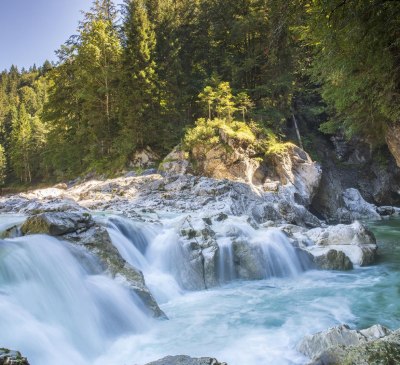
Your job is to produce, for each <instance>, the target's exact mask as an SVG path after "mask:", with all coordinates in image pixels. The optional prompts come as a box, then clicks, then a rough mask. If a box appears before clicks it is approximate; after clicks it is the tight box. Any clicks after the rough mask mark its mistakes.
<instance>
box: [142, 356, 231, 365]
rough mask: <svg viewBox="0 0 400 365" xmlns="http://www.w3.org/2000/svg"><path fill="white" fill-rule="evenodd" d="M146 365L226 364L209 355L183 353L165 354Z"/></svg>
mask: <svg viewBox="0 0 400 365" xmlns="http://www.w3.org/2000/svg"><path fill="white" fill-rule="evenodd" d="M146 365H227V364H226V363H225V362H219V361H218V360H216V359H213V358H211V357H201V358H193V357H189V356H185V355H178V356H167V357H164V358H163V359H161V360H157V361H153V362H150V363H148V364H146Z"/></svg>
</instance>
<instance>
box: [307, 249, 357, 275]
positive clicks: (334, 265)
mask: <svg viewBox="0 0 400 365" xmlns="http://www.w3.org/2000/svg"><path fill="white" fill-rule="evenodd" d="M314 263H315V264H316V265H317V267H318V268H319V269H321V270H342V271H346V270H351V269H352V268H353V263H352V262H351V261H350V259H349V258H348V257H347V256H346V255H345V254H344V253H343V252H342V251H337V250H329V251H328V252H327V253H324V254H322V255H319V256H315V257H314Z"/></svg>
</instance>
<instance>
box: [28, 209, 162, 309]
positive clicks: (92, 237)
mask: <svg viewBox="0 0 400 365" xmlns="http://www.w3.org/2000/svg"><path fill="white" fill-rule="evenodd" d="M21 232H22V234H24V235H28V234H48V235H51V236H56V237H58V238H59V239H62V240H66V241H68V242H71V243H73V244H78V245H81V246H84V247H85V248H86V249H87V250H88V251H90V252H92V253H93V254H94V255H95V256H96V257H97V258H99V260H100V262H101V264H102V265H103V267H104V269H105V270H106V272H107V273H108V274H109V275H110V276H112V277H113V278H118V279H120V280H122V281H123V282H124V283H125V285H127V286H128V287H129V288H130V290H132V292H134V293H135V294H136V295H137V296H138V297H139V298H140V299H141V300H142V301H143V303H144V305H145V308H147V309H148V311H149V313H150V314H151V315H153V316H155V317H163V316H165V315H164V313H163V312H162V311H161V309H160V308H159V307H158V304H157V303H156V301H155V300H154V298H153V296H152V294H151V293H150V291H149V290H148V288H147V287H146V284H145V281H144V277H143V274H142V273H141V272H140V271H139V270H137V269H136V268H134V267H133V266H131V265H129V264H128V263H127V262H126V261H125V260H124V259H122V258H121V256H120V255H119V252H118V250H117V249H116V248H115V247H114V245H113V244H112V242H111V238H110V236H109V234H108V232H107V230H106V229H105V228H104V227H102V226H100V225H98V224H97V223H96V222H95V221H94V220H93V218H92V216H91V215H90V214H89V213H86V212H85V213H77V212H47V213H41V214H37V215H33V216H30V217H28V218H27V219H26V221H25V222H24V223H23V225H22V227H21Z"/></svg>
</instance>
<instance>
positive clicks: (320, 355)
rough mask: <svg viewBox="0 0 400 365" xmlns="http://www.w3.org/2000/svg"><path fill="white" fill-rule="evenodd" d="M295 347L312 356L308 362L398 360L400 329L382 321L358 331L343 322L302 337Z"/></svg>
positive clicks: (344, 364) (367, 364)
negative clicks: (391, 328) (391, 327)
mask: <svg viewBox="0 0 400 365" xmlns="http://www.w3.org/2000/svg"><path fill="white" fill-rule="evenodd" d="M298 350H299V351H300V352H301V353H303V354H304V355H306V356H308V357H310V358H312V362H311V363H310V365H383V364H385V365H390V364H398V363H399V361H400V331H399V330H398V331H395V332H392V331H390V330H389V329H387V328H385V327H383V326H381V325H374V326H372V327H370V328H367V329H365V330H361V331H357V330H351V329H350V328H349V327H348V326H346V325H342V326H338V327H334V328H330V329H329V330H327V331H324V332H319V333H317V334H315V335H312V336H307V337H305V338H304V339H303V341H302V342H301V343H300V344H299V346H298Z"/></svg>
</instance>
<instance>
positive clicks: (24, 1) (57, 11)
mask: <svg viewBox="0 0 400 365" xmlns="http://www.w3.org/2000/svg"><path fill="white" fill-rule="evenodd" d="M115 2H116V3H122V0H117V1H115ZM91 3H92V1H91V0H0V71H1V70H4V69H6V68H9V67H10V66H11V65H12V64H14V65H17V66H18V68H22V67H25V68H29V67H30V66H32V65H33V64H34V63H36V65H42V64H43V62H44V61H45V60H46V59H48V60H50V61H56V60H57V58H56V56H55V54H54V51H55V50H56V49H58V48H59V47H60V45H61V44H63V43H64V42H65V41H66V40H67V39H68V38H69V36H71V35H72V34H76V28H77V26H78V22H79V20H81V19H82V14H81V12H80V11H81V10H88V9H89V8H90V5H91Z"/></svg>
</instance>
